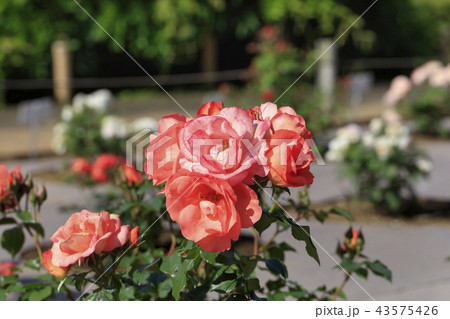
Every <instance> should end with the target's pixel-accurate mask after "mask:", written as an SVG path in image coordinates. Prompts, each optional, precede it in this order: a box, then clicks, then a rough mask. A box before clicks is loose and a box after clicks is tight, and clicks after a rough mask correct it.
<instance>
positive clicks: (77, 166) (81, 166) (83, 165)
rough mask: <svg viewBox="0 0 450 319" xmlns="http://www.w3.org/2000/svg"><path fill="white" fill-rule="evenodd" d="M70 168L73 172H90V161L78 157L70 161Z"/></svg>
mask: <svg viewBox="0 0 450 319" xmlns="http://www.w3.org/2000/svg"><path fill="white" fill-rule="evenodd" d="M70 169H71V170H72V172H74V173H75V174H79V175H87V174H89V173H90V172H91V162H90V161H89V160H88V159H86V158H84V157H78V158H76V159H75V160H74V161H73V162H72V164H71V165H70Z"/></svg>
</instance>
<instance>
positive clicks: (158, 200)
mask: <svg viewBox="0 0 450 319" xmlns="http://www.w3.org/2000/svg"><path fill="white" fill-rule="evenodd" d="M163 205H164V198H163V197H162V196H155V198H153V199H152V200H151V201H150V208H151V209H152V210H153V211H156V212H159V211H160V210H161V208H162V206H163Z"/></svg>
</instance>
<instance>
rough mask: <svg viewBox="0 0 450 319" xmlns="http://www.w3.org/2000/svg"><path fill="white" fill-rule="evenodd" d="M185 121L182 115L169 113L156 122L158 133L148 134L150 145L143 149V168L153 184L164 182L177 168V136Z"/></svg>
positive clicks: (178, 152)
mask: <svg viewBox="0 0 450 319" xmlns="http://www.w3.org/2000/svg"><path fill="white" fill-rule="evenodd" d="M186 121H187V119H186V117H185V116H183V115H180V114H177V113H172V114H169V115H167V116H164V117H163V118H162V119H161V120H160V121H159V123H158V132H159V135H155V134H152V135H150V145H149V147H148V148H147V150H146V151H145V157H146V158H147V162H146V163H145V165H144V170H145V173H146V174H147V175H148V177H149V179H152V180H153V185H159V184H161V183H164V182H166V181H167V180H168V179H169V177H170V176H172V174H173V173H174V172H175V171H176V170H177V169H178V168H179V165H178V161H179V157H180V149H179V147H178V144H177V136H178V132H179V131H180V129H181V128H182V127H183V126H184V125H185V123H186Z"/></svg>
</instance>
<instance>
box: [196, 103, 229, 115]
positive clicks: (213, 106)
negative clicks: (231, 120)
mask: <svg viewBox="0 0 450 319" xmlns="http://www.w3.org/2000/svg"><path fill="white" fill-rule="evenodd" d="M222 108H223V104H222V102H206V103H205V104H203V105H202V106H200V108H199V109H198V111H197V117H199V116H203V115H216V114H217V113H219V112H220V111H222Z"/></svg>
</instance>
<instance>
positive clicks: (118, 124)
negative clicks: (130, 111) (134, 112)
mask: <svg viewBox="0 0 450 319" xmlns="http://www.w3.org/2000/svg"><path fill="white" fill-rule="evenodd" d="M100 133H101V135H102V137H103V138H104V139H105V140H109V139H112V138H126V137H127V133H128V131H127V123H126V122H125V120H123V119H121V118H119V117H118V116H115V115H107V116H105V117H104V118H103V119H102V123H101V127H100Z"/></svg>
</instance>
